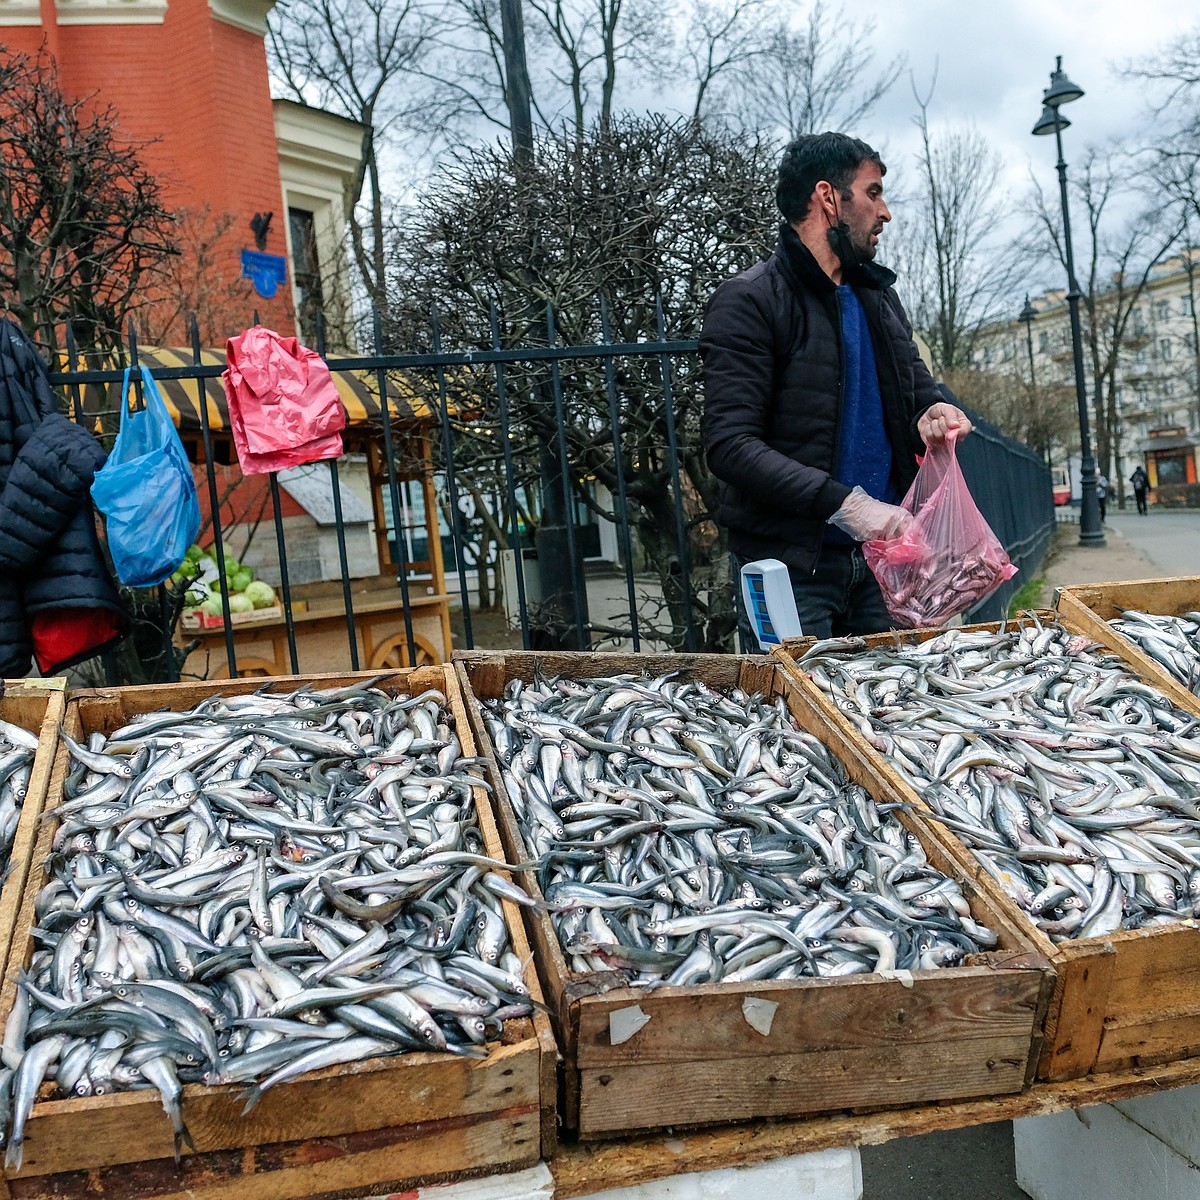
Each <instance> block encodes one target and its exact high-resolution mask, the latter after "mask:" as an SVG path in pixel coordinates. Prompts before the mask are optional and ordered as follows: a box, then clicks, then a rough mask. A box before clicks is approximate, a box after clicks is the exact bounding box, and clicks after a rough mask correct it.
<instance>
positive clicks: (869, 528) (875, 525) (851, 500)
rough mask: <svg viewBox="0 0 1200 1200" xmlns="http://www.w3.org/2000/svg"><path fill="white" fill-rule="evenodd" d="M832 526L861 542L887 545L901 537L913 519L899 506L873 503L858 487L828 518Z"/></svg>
mask: <svg viewBox="0 0 1200 1200" xmlns="http://www.w3.org/2000/svg"><path fill="white" fill-rule="evenodd" d="M829 524H830V525H836V526H837V527H838V528H839V529H841V530H844V531H845V532H846V533H848V534H849V535H850V536H851V537H852V538H854V540H855V541H858V542H877V541H887V540H889V539H891V538H897V537H899V536H900V535H901V534H902V533H903V532H904V531H905V530H906V529H907V528H908V527H909V526H910V525H911V524H912V515H911V514H910V513H909V512H908V510H907V509H904V508H900V507H899V506H898V505H895V504H884V503H883V501H882V500H875V499H872V497H870V496H868V495H867V493H866V492H864V491H863V490H862V488H860V487H856V488H855V489H854V490H853V491H852V492H851V493H850V495H848V496H847V497H846V499H845V500H843V501H842V507H841V508H839V509H838V510H837V512H835V513H834V514H833V516H832V517H830V518H829Z"/></svg>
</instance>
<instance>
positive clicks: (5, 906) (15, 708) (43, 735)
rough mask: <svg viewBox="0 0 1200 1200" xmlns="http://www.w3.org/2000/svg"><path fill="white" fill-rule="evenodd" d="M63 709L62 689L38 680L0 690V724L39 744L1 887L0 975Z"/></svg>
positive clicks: (16, 682) (12, 683)
mask: <svg viewBox="0 0 1200 1200" xmlns="http://www.w3.org/2000/svg"><path fill="white" fill-rule="evenodd" d="M66 704H67V697H66V693H65V692H64V691H63V689H62V688H56V687H53V686H52V684H51V683H49V682H47V681H42V680H38V681H29V682H25V681H23V680H9V681H7V682H6V683H5V685H4V691H3V695H0V720H4V721H7V722H8V723H9V724H10V725H18V726H20V727H21V728H22V729H27V730H28V731H29V732H30V733H33V734H36V735H37V738H38V748H37V751H36V752H35V754H34V758H33V770H32V771H30V773H29V787H28V788H27V789H26V792H25V802H24V803H23V804H22V805H21V818H20V820H19V821H18V822H17V828H16V831H15V833H14V834H13V844H12V853H11V855H10V856H9V867H8V875H7V876H6V877H5V879H4V886H3V887H2V888H0V972H2V971H3V969H4V965H5V963H6V962H7V961H8V952H9V947H10V946H11V945H12V938H13V926H14V925H15V924H16V920H17V912H18V910H19V909H20V907H21V896H22V894H23V893H24V890H25V878H26V876H27V875H28V874H29V863H30V860H31V858H32V857H33V854H32V851H33V844H34V842H35V841H36V840H37V835H38V823H39V822H40V820H41V817H42V810H43V809H44V808H45V805H46V794H47V792H48V790H49V787H50V775H51V773H52V771H53V769H54V754H55V751H56V750H57V748H58V727H59V726H60V725H61V724H62V721H63V716H64V715H65V712H66Z"/></svg>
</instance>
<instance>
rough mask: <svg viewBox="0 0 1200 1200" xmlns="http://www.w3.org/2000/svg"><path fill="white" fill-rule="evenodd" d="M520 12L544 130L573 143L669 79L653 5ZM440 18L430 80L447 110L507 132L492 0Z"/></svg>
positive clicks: (663, 18) (506, 92)
mask: <svg viewBox="0 0 1200 1200" xmlns="http://www.w3.org/2000/svg"><path fill="white" fill-rule="evenodd" d="M765 2H766V0H749V5H750V6H751V7H753V6H756V5H757V4H761V3H765ZM746 4H747V0H738V4H737V5H736V6H735V7H737V8H738V9H740V8H742V7H743V6H745V5H746ZM525 9H526V13H525V17H526V19H525V22H524V32H525V37H526V39H527V41H528V55H527V57H528V60H529V73H530V82H531V86H532V109H533V113H534V118H535V121H536V123H537V125H538V127H539V128H540V129H541V130H542V131H543V132H548V133H549V132H557V131H558V130H560V129H562V128H563V127H569V128H570V129H571V130H572V131H573V133H574V136H575V137H576V138H577V139H580V138H582V137H584V136H585V134H586V132H587V130H588V128H589V126H590V125H591V124H592V123H598V124H599V126H600V127H601V128H606V127H607V126H608V124H609V123H611V121H612V119H613V116H614V114H615V113H616V112H617V111H618V110H619V109H620V108H621V107H623V105H622V104H621V102H620V98H621V96H622V95H625V96H626V97H627V98H628V97H629V95H630V92H631V89H632V88H634V87H636V86H637V85H638V84H639V83H641V84H645V83H646V81H649V86H648V87H647V88H646V92H645V98H646V99H650V96H651V94H652V93H655V92H657V90H658V88H659V87H660V86H661V85H662V83H663V82H665V81H666V80H668V79H674V78H675V76H676V74H677V72H676V65H675V63H676V57H677V56H676V54H675V37H676V33H675V29H674V26H673V23H672V17H673V14H672V12H671V11H670V10H669V9H668V8H666V7H664V6H663V5H661V4H657V3H654V2H653V0H529V2H528V3H527V4H526V5H525ZM448 11H449V12H451V13H455V14H457V19H456V20H452V21H451V22H450V23H449V24H448V25H447V26H446V28H445V30H444V31H443V33H442V35H441V38H440V43H441V50H440V52H439V54H438V55H437V56H436V58H435V62H434V65H433V66H432V67H431V75H433V76H434V77H435V78H436V80H437V82H438V83H439V84H440V86H441V87H442V89H443V91H444V94H445V95H447V96H448V97H449V100H448V102H447V103H448V107H449V108H451V109H453V110H454V111H456V112H458V113H459V114H462V113H464V112H467V111H473V112H474V113H475V114H476V116H477V117H478V118H480V119H481V120H483V121H484V122H490V123H491V124H493V125H495V126H497V127H502V126H506V125H507V123H508V121H507V113H506V108H507V105H508V103H509V100H510V89H509V85H508V79H507V71H506V69H505V58H504V36H503V31H502V28H501V14H500V7H499V4H498V3H497V0H451V2H450V5H449V9H448ZM733 23H734V25H736V24H737V23H738V18H736V17H735V18H734V22H733Z"/></svg>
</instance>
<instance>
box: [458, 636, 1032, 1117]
mask: <svg viewBox="0 0 1200 1200" xmlns="http://www.w3.org/2000/svg"><path fill="white" fill-rule="evenodd" d="M455 666H456V668H457V669H458V671H459V672H460V673H461V675H460V678H461V681H462V685H463V691H464V694H465V696H466V701H467V707H468V711H469V713H470V717H471V720H472V723H473V725H474V728H475V732H476V742H477V743H478V744H480V745H484V746H488V745H489V744H490V743H488V740H487V734H486V729H485V727H484V725H483V719H482V714H481V712H480V710H479V707H478V700H480V699H486V698H490V697H495V696H497V695H499V694H500V693H501V692H502V691H503V689H504V687H505V685H506V684H507V683H508V681H509V680H511V679H514V678H519V679H523V680H525V681H529V680H531V679H532V678H533V674H534V671H535V670H540V671H541V672H542V673H543V674H545V675H555V674H565V675H567V676H569V677H573V678H586V677H594V676H598V675H607V674H616V673H619V672H623V671H631V672H634V673H636V674H642V673H650V674H657V673H660V672H664V671H681V672H684V673H685V674H687V675H689V676H691V677H693V678H697V679H701V680H703V681H704V682H705V683H707V684H709V685H711V686H714V687H718V688H733V687H742V688H744V689H745V690H747V691H749V692H761V693H763V694H765V695H768V696H773V695H783V696H784V697H786V699H787V701H788V704H789V706H790V707H791V708H792V711H793V713H795V714H797V715H799V712H800V710H799V708H798V706H797V705H796V703H795V702H794V695H795V692H796V688H795V687H794V685H793V684H792V683H791V681H790V680H788V679H787V678H786V677H785V676H784V674H783V672H782V671H781V670H780V669H779V667H778V666H777V665H776V664H774V663H773V662H771V660H769V659H766V658H735V657H733V656H727V655H633V656H629V655H618V654H600V655H583V654H574V655H560V654H538V653H506V654H486V653H465V654H464V653H456V655H455ZM801 723H802V724H804V721H803V720H802V721H801ZM808 727H809V728H812V729H813V731H814V732H815V733H817V735H818V736H822V731H821V730H820V729H819V728H816V727H813V726H808ZM847 766H848V767H849V768H850V773H851V775H852V776H853V777H854V778H855V779H856V781H857V782H860V783H863V784H864V785H865V786H867V787H868V789H869V790H872V791H873V792H874V793H875V794H876V795H877V796H882V793H881V792H880V789H879V783H878V777H877V776H874V775H870V774H869V773H867V772H864V771H862V770H860V769H858V768H857V767H856V766H855V764H854V763H852V762H847ZM491 769H492V771H493V773H494V774H493V783H494V796H495V798H496V800H497V808H498V818H499V824H500V832H501V836H502V837H503V838H504V841H505V847H506V849H507V850H508V852H509V853H510V854H519V855H521V856H523V857H524V856H525V855H526V847H525V845H524V842H523V839H522V836H521V832H520V830H519V828H518V826H517V823H516V818H515V815H514V813H513V811H512V809H511V806H510V805H509V804H508V802H507V799H506V792H505V789H504V787H503V785H502V783H501V780H500V776H499V768H498V766H497V765H496V764H495V763H494V762H493V764H492V766H491ZM900 819H901V820H902V821H903V822H904V823H905V825H906V826H907V827H908V828H911V829H913V830H914V832H916V833H917V836H918V837H920V838H921V840H922V842H923V843H924V845H925V846H926V849H927V851H928V853H929V857H930V860H931V861H932V863H933V864H934V866H936V867H938V868H939V869H941V870H948V872H949V873H957V874H959V875H960V878H961V876H962V874H963V873H962V872H961V871H958V872H956V863H955V862H953V861H952V860H951V859H950V858H949V857H948V856H947V855H946V854H945V853H944V852H943V851H942V849H941V847H940V845H939V844H938V843H936V842H935V841H934V840H933V839H931V838H929V837H928V836H926V834H925V831H924V830H923V828H918V827H917V826H916V825H915V824H914V823H913V822H911V821H910V820H909V819H908V818H907V816H906V815H905V814H903V813H901V814H900ZM522 882H523V883H524V884H525V886H526V887H528V888H529V889H530V891H531V892H533V893H534V894H540V892H539V889H538V886H537V884H536V882H535V881H534V880H533V879H532V878H531V877H529V876H523V877H522ZM964 890H965V891H966V893H967V894H968V897H969V900H970V903H971V907H972V911H973V913H974V915H975V917H976V919H977V920H980V921H982V922H983V923H985V924H988V925H990V926H991V927H992V928H993V929H996V930H997V932H998V933H999V935H1000V945H1001V949H1000V950H999V951H998V952H995V953H992V954H987V955H980V956H978V958H977V959H976V960H974V961H973V963H972V965H969V966H963V967H958V968H951V969H946V970H942V971H918V972H914V973H913V976H912V978H911V980H908V979H903V980H901V979H896V978H890V979H889V978H884V977H880V976H856V977H851V978H842V979H831V980H808V981H779V982H769V983H757V984H745V985H742V984H736V985H735V984H716V985H711V986H699V987H662V988H658V989H655V990H653V991H647V990H646V989H644V988H629V987H627V986H626V984H625V979H624V976H623V975H622V974H620V973H619V972H603V973H593V974H579V973H576V972H574V971H572V970H571V969H570V967H569V966H568V964H567V962H566V959H565V957H564V955H563V951H562V948H561V946H560V944H559V940H558V936H557V934H556V933H555V931H554V929H553V927H552V925H551V924H550V921H549V919H548V917H547V916H546V915H545V914H544V913H542V912H535V911H532V910H529V909H527V910H525V916H526V920H527V923H528V927H529V931H530V935H531V940H532V942H533V944H534V948H535V952H536V956H537V961H538V965H539V968H540V970H541V972H542V979H543V984H544V986H545V990H546V993H547V995H548V996H549V997H550V998H551V1005H552V1008H553V1010H554V1013H555V1018H556V1029H557V1032H558V1034H559V1042H560V1046H561V1048H562V1052H563V1056H564V1063H563V1100H562V1105H561V1107H562V1114H563V1121H564V1124H565V1125H566V1126H568V1127H569V1128H571V1129H574V1130H577V1131H578V1135H579V1137H581V1138H584V1139H588V1138H596V1137H609V1136H615V1135H619V1134H622V1133H625V1132H628V1131H633V1130H639V1129H651V1128H659V1127H662V1126H667V1125H670V1126H686V1125H692V1124H699V1123H712V1122H722V1121H738V1120H748V1119H751V1118H758V1117H778V1116H784V1115H794V1114H799V1113H808V1112H823V1111H829V1110H833V1109H844V1108H847V1107H860V1106H861V1107H875V1106H896V1105H904V1104H915V1103H918V1102H921V1101H928V1100H935V1099H948V1098H952V1097H960V1096H981V1095H996V1094H1000V1093H1005V1092H1016V1091H1020V1090H1021V1089H1022V1088H1023V1087H1024V1086H1025V1084H1026V1082H1027V1081H1028V1079H1029V1078H1030V1077H1031V1075H1032V1068H1033V1062H1034V1060H1035V1059H1036V1052H1037V1048H1038V1047H1039V1045H1040V1033H1041V1027H1042V1019H1043V1014H1044V1009H1045V1005H1046V1004H1047V1003H1048V1001H1049V992H1050V987H1051V985H1052V978H1051V975H1050V973H1049V971H1048V969H1047V961H1046V959H1045V958H1044V957H1042V956H1041V955H1039V954H1037V953H1036V952H1033V951H1032V946H1031V943H1030V942H1029V941H1028V939H1026V938H1025V937H1024V936H1023V935H1022V934H1021V933H1020V932H1019V930H1018V928H1017V926H1016V925H1015V924H1014V923H1013V922H1012V921H1011V920H1010V919H1009V918H1008V917H1007V915H1006V914H1004V913H1002V912H1001V911H1000V909H999V908H998V907H997V906H996V905H994V904H993V903H992V901H991V900H990V898H989V897H988V896H987V895H986V894H984V893H982V892H979V891H978V890H977V889H975V888H974V887H973V886H972V885H971V884H970V883H969V882H964ZM910 984H911V986H909V985H910ZM751 999H761V1000H768V1001H769V1002H771V1003H774V1004H776V1005H777V1006H778V1008H777V1009H776V1011H775V1014H774V1023H773V1024H772V1026H771V1030H770V1035H769V1036H763V1035H761V1034H759V1033H757V1032H755V1031H754V1030H753V1029H752V1028H751V1026H750V1025H749V1024H748V1023H747V1020H746V1018H745V1016H744V1012H743V1004H744V1003H745V1002H746V1001H747V1000H751ZM635 1006H636V1007H637V1008H639V1009H640V1010H641V1012H642V1013H643V1014H645V1015H646V1016H648V1017H649V1018H650V1020H649V1022H648V1023H647V1024H646V1025H645V1026H644V1027H643V1028H642V1029H641V1030H640V1031H639V1032H637V1033H636V1034H635V1035H634V1036H633V1037H631V1038H629V1039H628V1040H627V1041H624V1042H621V1043H620V1044H618V1045H613V1043H612V1038H611V1036H610V1028H611V1025H610V1023H611V1021H612V1019H613V1014H614V1013H619V1012H621V1011H622V1010H627V1009H632V1008H633V1007H635ZM618 1019H619V1018H618Z"/></svg>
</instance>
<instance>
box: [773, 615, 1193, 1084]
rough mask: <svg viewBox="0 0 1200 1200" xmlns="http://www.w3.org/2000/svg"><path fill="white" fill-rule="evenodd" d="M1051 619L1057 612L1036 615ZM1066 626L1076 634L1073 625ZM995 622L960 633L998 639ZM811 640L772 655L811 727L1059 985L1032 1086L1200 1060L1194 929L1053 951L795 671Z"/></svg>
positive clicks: (910, 638) (1119, 935) (883, 637)
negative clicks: (994, 911)
mask: <svg viewBox="0 0 1200 1200" xmlns="http://www.w3.org/2000/svg"><path fill="white" fill-rule="evenodd" d="M1038 615H1039V616H1041V617H1043V618H1044V617H1050V618H1053V617H1054V616H1055V615H1056V614H1054V613H1040V614H1038ZM1063 624H1064V625H1066V626H1067V628H1069V629H1072V630H1073V631H1075V632H1083V631H1082V630H1080V629H1078V628H1077V627H1076V626H1075V625H1074V624H1073V622H1072V621H1071V620H1069V619H1068V618H1066V617H1065V616H1064V617H1063ZM998 627H999V626H998V624H997V623H994V622H993V623H990V624H984V625H970V626H964V627H963V628H964V629H965V630H967V631H969V630H972V629H980V630H994V629H997V628H998ZM941 632H943V631H942V630H937V629H932V630H901V631H899V632H895V633H886V634H874V635H871V636H870V637H867V638H865V639H864V640H865V642H866V643H867V644H868V645H881V644H895V642H896V641H897V639H899V641H900V642H902V643H907V644H910V645H911V644H914V643H916V642H921V641H926V640H928V639H929V638H931V637H934V636H936V635H937V634H939V633H941ZM811 645H812V641H811V639H798V640H795V641H787V642H784V644H783V645H782V646H781V647H778V648H776V650H775V651H774V652H773V654H774V656H775V657H777V658H778V659H779V661H780V662H781V664H782V665H783V667H784V669H785V671H786V672H787V674H788V675H789V676H791V677H792V678H793V679H794V680H795V681H796V683H797V685H798V687H797V691H796V694H795V701H794V702H795V704H796V706H797V708H798V709H799V710H800V711H802V712H803V713H804V714H805V716H806V717H807V719H809V720H810V721H813V722H816V723H819V724H822V725H823V726H825V727H826V728H827V729H828V730H829V739H830V745H831V746H833V747H835V749H836V751H837V753H839V754H841V755H842V756H843V758H844V761H848V760H849V759H850V758H854V759H856V760H857V762H858V764H859V766H860V769H862V770H864V771H867V772H869V773H871V774H873V775H875V776H876V778H877V779H878V780H879V786H881V787H884V788H886V789H887V790H889V791H890V792H892V793H893V794H894V795H897V796H900V797H903V798H904V799H905V800H906V801H907V803H908V804H910V805H911V806H912V809H913V813H914V819H915V820H916V821H917V823H918V824H921V825H926V824H927V828H926V833H927V835H928V836H929V837H930V838H931V839H933V840H936V841H938V842H939V843H941V844H942V846H943V847H944V850H945V853H946V855H947V856H948V857H949V858H951V859H952V860H953V861H954V862H955V864H956V865H957V867H958V869H959V870H960V871H962V872H964V873H966V874H967V875H968V876H969V877H970V878H971V879H972V880H973V881H974V882H975V884H976V886H977V887H978V889H979V891H981V892H982V893H984V894H986V895H987V896H988V897H989V898H990V900H991V902H992V903H993V904H994V905H995V906H996V907H997V908H998V909H1000V910H1001V911H1003V912H1004V914H1005V916H1006V918H1007V919H1008V921H1009V922H1011V923H1012V924H1014V925H1016V926H1017V927H1018V928H1019V929H1020V930H1021V933H1022V935H1023V936H1024V938H1025V939H1026V940H1028V941H1029V942H1032V943H1033V945H1034V946H1035V947H1036V948H1037V949H1038V950H1039V951H1040V953H1042V954H1044V955H1045V956H1046V957H1047V958H1048V959H1049V960H1050V962H1051V963H1052V964H1053V966H1054V972H1055V975H1056V982H1055V985H1054V994H1053V996H1052V998H1051V1001H1050V1008H1049V1011H1048V1012H1047V1015H1046V1025H1045V1036H1044V1039H1043V1042H1042V1046H1041V1054H1040V1058H1039V1061H1038V1064H1037V1078H1038V1079H1045V1080H1051V1081H1062V1080H1070V1079H1080V1078H1082V1077H1083V1076H1085V1075H1088V1074H1089V1073H1093V1072H1108V1071H1120V1070H1125V1069H1128V1068H1136V1067H1145V1066H1149V1065H1152V1064H1155V1063H1166V1062H1171V1061H1174V1060H1176V1059H1181V1058H1187V1057H1190V1056H1192V1055H1196V1054H1200V925H1198V924H1197V923H1196V922H1195V921H1180V922H1178V923H1177V924H1175V925H1168V926H1160V927H1157V928H1154V929H1148V930H1120V931H1118V932H1116V933H1112V934H1109V935H1106V936H1103V937H1093V938H1081V939H1078V940H1076V941H1070V942H1061V943H1055V942H1052V941H1051V940H1050V938H1049V937H1048V936H1047V935H1046V934H1044V933H1043V932H1042V931H1041V930H1040V929H1038V928H1037V926H1036V925H1035V924H1034V923H1033V921H1032V920H1031V919H1030V918H1029V917H1028V916H1027V915H1026V914H1025V913H1024V911H1023V910H1022V909H1021V908H1020V907H1019V906H1018V905H1017V904H1016V903H1015V901H1013V900H1012V899H1011V898H1010V897H1009V896H1008V895H1007V894H1006V893H1005V892H1004V891H1003V890H1002V889H1001V888H1000V887H999V886H998V885H997V884H996V883H995V882H994V881H993V879H992V878H991V876H990V875H988V874H987V872H986V871H985V870H984V869H983V867H982V866H981V865H980V864H979V862H978V860H977V859H976V858H975V856H974V855H973V854H972V852H971V851H970V850H969V849H967V847H966V846H965V845H964V844H963V843H962V842H960V841H959V840H958V839H957V838H956V837H955V836H954V835H953V834H952V833H951V832H950V831H949V830H947V829H946V827H945V826H944V825H943V824H941V823H940V822H936V821H928V823H927V822H926V821H925V820H923V819H922V818H921V816H920V813H921V812H922V811H928V806H927V805H926V804H925V802H924V801H923V800H922V799H921V797H920V795H919V794H918V793H917V792H916V791H915V790H914V789H913V788H912V787H910V786H909V784H908V783H906V782H905V780H904V779H903V778H902V777H901V776H900V774H899V773H898V772H897V771H896V770H895V769H894V768H893V767H892V766H891V764H890V763H889V762H888V761H887V759H886V758H885V757H884V756H883V755H881V754H879V753H878V752H876V751H875V750H874V749H873V748H872V747H871V746H870V744H869V743H868V742H867V741H866V740H865V739H864V738H863V737H862V735H861V733H860V732H859V729H858V727H857V726H856V725H854V724H853V722H851V721H850V720H848V719H847V718H846V717H845V716H844V715H843V714H842V713H841V712H840V711H839V710H838V708H837V707H836V706H835V705H834V704H832V703H831V702H830V700H829V698H828V697H827V696H826V695H825V693H824V692H822V691H821V690H820V689H819V688H818V687H817V686H816V685H815V684H814V683H812V681H811V680H809V679H808V678H807V677H806V676H805V675H804V672H803V669H802V668H801V667H799V666H797V663H796V659H797V658H798V657H799V656H800V655H802V654H803V653H804V652H805V651H806V650H807V649H808V648H809V647H810V646H811Z"/></svg>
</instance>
